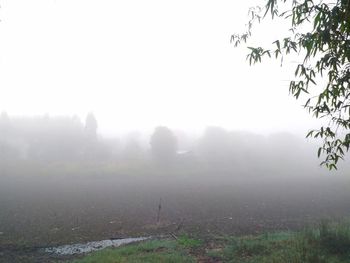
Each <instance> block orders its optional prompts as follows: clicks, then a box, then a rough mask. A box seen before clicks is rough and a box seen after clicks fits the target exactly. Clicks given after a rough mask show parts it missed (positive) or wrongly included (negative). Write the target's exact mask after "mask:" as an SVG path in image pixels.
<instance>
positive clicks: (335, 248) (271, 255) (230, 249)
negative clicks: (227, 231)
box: [211, 222, 350, 263]
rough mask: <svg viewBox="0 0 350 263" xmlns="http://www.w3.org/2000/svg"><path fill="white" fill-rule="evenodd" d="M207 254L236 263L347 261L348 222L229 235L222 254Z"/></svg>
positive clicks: (349, 256)
mask: <svg viewBox="0 0 350 263" xmlns="http://www.w3.org/2000/svg"><path fill="white" fill-rule="evenodd" d="M211 256H213V257H218V258H220V259H221V260H223V261H224V262H240V263H282V262H283V263H345V262H350V224H348V223H341V224H335V223H326V222H323V223H321V224H320V226H319V227H317V228H308V229H305V230H304V231H301V232H298V233H292V232H282V233H275V234H268V233H267V234H264V235H260V236H246V237H240V238H232V239H231V240H230V241H228V242H227V245H226V247H225V249H224V250H223V251H222V253H219V254H218V253H216V254H215V255H211Z"/></svg>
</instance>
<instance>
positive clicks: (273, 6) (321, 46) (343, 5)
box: [232, 0, 350, 169]
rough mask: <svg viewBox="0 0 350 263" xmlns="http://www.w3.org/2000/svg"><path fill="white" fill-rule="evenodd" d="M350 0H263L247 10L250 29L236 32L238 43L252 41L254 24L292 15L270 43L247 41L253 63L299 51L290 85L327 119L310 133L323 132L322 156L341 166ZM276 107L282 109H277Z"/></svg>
mask: <svg viewBox="0 0 350 263" xmlns="http://www.w3.org/2000/svg"><path fill="white" fill-rule="evenodd" d="M349 6H350V2H349V0H335V1H312V0H302V1H287V0H265V5H264V6H260V7H259V6H258V7H256V8H252V9H250V11H249V17H250V20H249V22H248V23H247V31H246V32H244V33H243V34H234V35H232V41H233V42H234V44H235V45H236V46H237V45H239V44H240V43H244V42H247V41H249V39H250V37H251V35H252V27H253V25H254V24H255V23H260V22H261V21H262V20H263V19H264V18H266V17H267V16H270V18H271V19H272V20H276V23H279V20H288V21H289V22H290V25H291V26H290V28H289V30H285V32H284V35H282V36H278V38H277V39H276V40H275V41H274V42H273V45H272V46H268V47H262V46H256V47H252V46H250V45H249V54H248V56H247V58H248V60H249V63H250V64H254V63H259V62H261V61H262V59H263V58H265V57H275V58H276V59H277V58H280V59H281V64H283V61H285V58H286V57H287V58H288V57H290V56H292V59H293V60H295V58H293V56H295V55H301V56H302V57H301V59H300V62H298V63H296V66H295V73H294V75H295V77H294V78H293V79H292V80H291V81H290V83H289V91H290V93H291V94H292V95H293V96H294V97H295V98H296V99H299V98H300V97H301V95H304V96H305V99H306V100H305V101H306V102H305V104H304V107H305V108H306V109H308V111H309V112H310V113H312V114H313V116H315V117H316V118H322V119H326V120H327V121H326V122H324V123H325V125H323V126H321V127H320V128H319V129H316V130H312V131H310V132H309V133H308V135H307V137H314V138H322V140H320V142H322V144H321V146H320V147H319V150H318V156H319V157H320V156H321V154H323V155H324V156H325V158H324V161H323V162H322V164H325V165H326V166H327V167H328V168H330V169H333V168H335V169H336V168H337V167H336V165H337V162H338V160H340V159H343V158H344V155H345V153H346V152H348V151H349V150H350V111H349V109H350V100H349V97H350V85H349V79H350V44H349V37H350V19H349V17H350V8H349ZM277 110H278V109H277Z"/></svg>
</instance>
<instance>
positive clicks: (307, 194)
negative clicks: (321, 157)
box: [0, 171, 350, 262]
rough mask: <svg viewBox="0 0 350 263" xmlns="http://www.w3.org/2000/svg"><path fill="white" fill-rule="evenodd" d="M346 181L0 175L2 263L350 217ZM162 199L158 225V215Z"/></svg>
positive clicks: (342, 178) (217, 175)
mask: <svg viewBox="0 0 350 263" xmlns="http://www.w3.org/2000/svg"><path fill="white" fill-rule="evenodd" d="M349 179H350V178H348V177H346V176H344V175H341V176H339V175H333V176H330V175H328V176H327V175H318V174H314V175H313V176H308V177H302V176H295V175H294V176H293V171H291V172H290V174H284V175H283V176H280V177H269V176H268V175H265V176H261V177H259V176H255V177H251V176H249V177H247V176H244V175H243V174H240V175H237V174H234V173H226V172H214V171H211V172H210V173H209V172H206V174H205V175H203V174H199V173H198V174H193V173H192V174H186V173H181V174H176V173H173V172H169V173H168V174H165V173H164V174H163V173H158V174H156V175H154V174H148V175H147V174H142V175H141V174H135V175H130V174H129V175H111V174H108V175H103V174H99V175H96V174H95V175H88V176H82V175H79V176H74V175H68V174H67V175H61V176H42V175H40V176H35V175H31V176H27V177H24V176H3V177H1V178H0V255H1V256H0V258H1V259H2V262H11V261H13V262H14V261H16V260H19V259H21V258H22V262H25V261H28V262H46V261H47V262H50V260H52V257H50V256H49V255H44V254H40V253H39V254H38V248H40V247H47V246H52V245H58V244H71V243H79V242H86V241H92V240H102V239H108V238H119V237H120V238H123V237H131V236H149V235H159V234H168V233H171V232H174V231H180V232H181V231H183V232H191V233H195V234H200V235H233V234H234V235H237V234H247V233H261V232H264V231H274V230H288V229H293V230H294V229H300V228H302V227H304V226H306V225H308V224H311V223H313V222H317V221H319V220H320V219H341V218H344V217H348V216H349V215H350V180H349ZM160 199H161V210H160V222H158V223H157V213H158V207H159V202H160Z"/></svg>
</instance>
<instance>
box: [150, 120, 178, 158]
mask: <svg viewBox="0 0 350 263" xmlns="http://www.w3.org/2000/svg"><path fill="white" fill-rule="evenodd" d="M150 144H151V150H152V154H153V156H154V157H155V158H156V159H157V160H159V161H171V160H172V159H173V158H174V157H175V155H176V151H177V138H176V136H175V135H174V134H173V132H172V131H171V130H170V129H169V128H167V127H164V126H159V127H157V128H156V129H155V131H154V133H153V134H152V136H151V140H150Z"/></svg>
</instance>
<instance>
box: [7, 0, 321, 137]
mask: <svg viewBox="0 0 350 263" xmlns="http://www.w3.org/2000/svg"><path fill="white" fill-rule="evenodd" d="M0 2H1V6H2V8H1V9H0V18H1V22H0V111H1V110H5V111H7V112H8V113H9V115H42V114H45V113H49V114H50V115H62V114H64V115H73V114H77V115H78V116H80V117H81V118H84V117H85V115H86V113H87V112H89V111H92V112H94V113H95V115H96V117H97V119H98V121H99V126H100V131H101V132H102V133H106V134H111V133H117V132H122V131H127V130H135V129H139V130H150V129H152V128H153V127H154V126H157V125H167V126H169V127H171V128H174V129H179V128H180V129H186V130H191V131H199V130H201V129H203V128H204V127H205V126H207V125H219V126H224V127H226V128H228V129H240V130H250V131H256V132H262V133H266V132H267V133H269V132H275V131H292V132H306V131H307V130H308V129H309V128H310V127H311V126H312V125H314V123H315V121H314V120H312V119H311V117H310V116H309V115H308V114H307V113H306V112H305V110H303V109H302V107H301V102H298V101H295V100H294V99H293V98H292V97H290V96H289V95H288V82H287V81H286V80H288V79H290V78H291V77H292V75H291V72H290V71H289V70H288V67H283V68H281V67H280V66H279V64H278V63H277V62H273V61H266V63H263V64H262V65H258V66H254V67H249V65H248V63H247V61H246V60H245V56H246V54H247V50H246V49H244V48H237V49H235V48H234V47H233V45H231V44H230V42H229V40H230V35H231V34H232V33H234V32H241V31H242V30H243V29H244V24H245V23H246V21H247V10H248V7H250V6H253V5H255V4H256V3H263V2H264V1H255V0H249V1H234V0H215V1H214V0H210V1H209V0H177V1H174V0H173V1H169V0H148V1H145V0H120V1H119V0H2V1H0ZM282 30H283V25H281V24H280V23H278V24H277V25H276V24H269V23H267V24H265V26H259V27H257V28H256V30H255V31H254V32H255V35H256V37H255V38H256V39H258V40H261V41H262V42H263V43H271V42H272V41H273V39H274V38H277V37H279V36H280V34H279V32H281V31H282Z"/></svg>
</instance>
